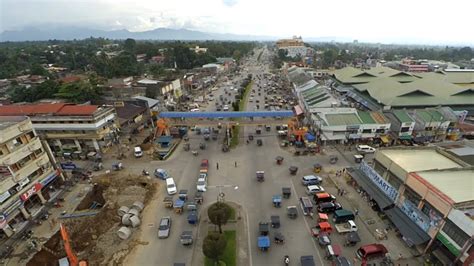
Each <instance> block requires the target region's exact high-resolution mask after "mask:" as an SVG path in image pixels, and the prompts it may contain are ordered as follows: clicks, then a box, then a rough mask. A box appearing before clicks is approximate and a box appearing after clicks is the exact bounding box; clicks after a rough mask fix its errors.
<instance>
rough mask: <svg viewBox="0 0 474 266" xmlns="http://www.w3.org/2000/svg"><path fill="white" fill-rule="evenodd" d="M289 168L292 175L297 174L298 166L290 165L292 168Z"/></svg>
mask: <svg viewBox="0 0 474 266" xmlns="http://www.w3.org/2000/svg"><path fill="white" fill-rule="evenodd" d="M288 170H290V174H291V175H296V173H297V172H298V167H296V166H290V168H288Z"/></svg>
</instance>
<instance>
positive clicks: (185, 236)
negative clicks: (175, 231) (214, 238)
mask: <svg viewBox="0 0 474 266" xmlns="http://www.w3.org/2000/svg"><path fill="white" fill-rule="evenodd" d="M179 242H181V244H182V245H183V246H188V245H192V244H193V232H192V231H183V232H182V233H181V236H180V238H179Z"/></svg>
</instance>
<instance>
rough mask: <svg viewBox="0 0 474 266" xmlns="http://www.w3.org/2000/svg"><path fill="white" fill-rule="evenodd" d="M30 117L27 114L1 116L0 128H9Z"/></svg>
mask: <svg viewBox="0 0 474 266" xmlns="http://www.w3.org/2000/svg"><path fill="white" fill-rule="evenodd" d="M26 119H28V117H26V116H0V130H3V129H6V128H9V127H11V126H13V125H15V124H18V123H20V122H22V121H24V120H26Z"/></svg>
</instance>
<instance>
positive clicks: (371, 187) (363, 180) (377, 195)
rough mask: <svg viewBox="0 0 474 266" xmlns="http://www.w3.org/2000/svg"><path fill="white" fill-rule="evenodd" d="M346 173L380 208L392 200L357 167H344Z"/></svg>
mask: <svg viewBox="0 0 474 266" xmlns="http://www.w3.org/2000/svg"><path fill="white" fill-rule="evenodd" d="M346 171H347V173H348V174H349V175H350V176H351V177H352V178H354V179H355V181H357V184H359V186H361V187H362V188H363V189H364V190H365V191H366V192H367V193H369V195H370V196H371V197H372V198H373V199H374V200H375V201H376V202H377V204H378V205H379V207H380V209H382V210H383V209H385V208H387V207H389V206H390V205H393V204H394V202H393V201H392V200H391V199H390V198H388V197H387V196H386V195H385V193H384V192H383V191H381V190H380V189H379V188H378V187H377V185H375V184H374V183H373V182H372V181H370V180H368V178H367V177H366V176H365V174H364V173H363V172H362V171H361V170H359V169H357V168H352V167H351V168H346Z"/></svg>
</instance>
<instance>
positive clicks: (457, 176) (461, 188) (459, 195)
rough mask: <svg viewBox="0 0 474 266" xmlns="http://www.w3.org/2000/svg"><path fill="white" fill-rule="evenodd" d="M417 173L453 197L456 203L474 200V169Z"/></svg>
mask: <svg viewBox="0 0 474 266" xmlns="http://www.w3.org/2000/svg"><path fill="white" fill-rule="evenodd" d="M416 174H417V175H418V176H420V177H421V178H423V179H425V180H426V181H428V182H429V183H430V184H431V185H433V186H434V187H435V188H436V189H437V190H439V191H440V192H441V193H443V194H444V195H446V196H448V197H449V198H450V199H452V200H453V201H454V203H461V202H467V201H473V200H474V193H473V191H474V169H463V170H457V169H452V170H451V169H450V170H443V171H424V172H417V173H416Z"/></svg>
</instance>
